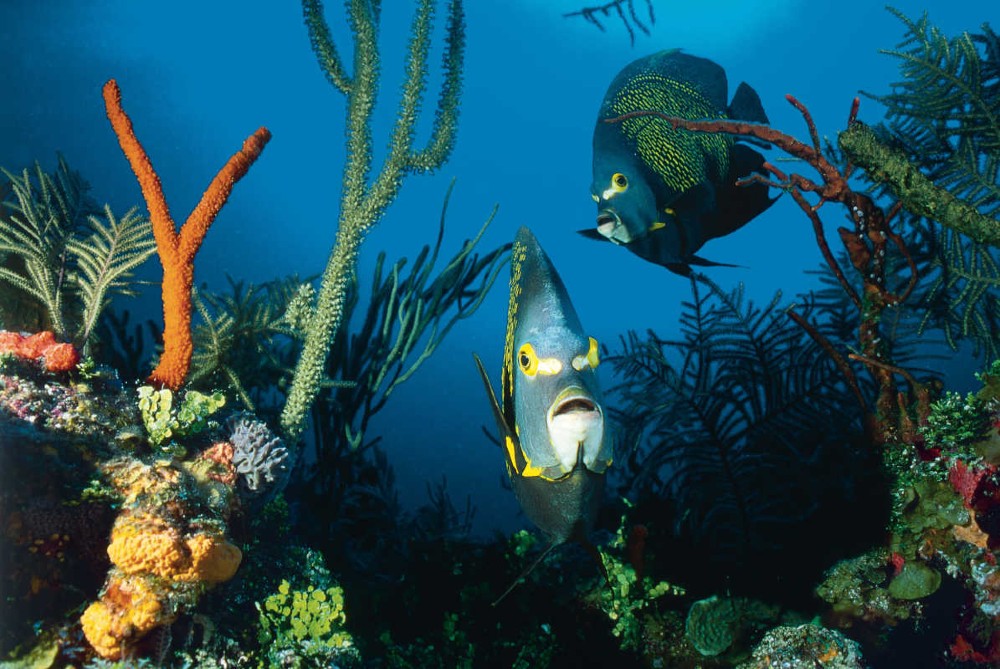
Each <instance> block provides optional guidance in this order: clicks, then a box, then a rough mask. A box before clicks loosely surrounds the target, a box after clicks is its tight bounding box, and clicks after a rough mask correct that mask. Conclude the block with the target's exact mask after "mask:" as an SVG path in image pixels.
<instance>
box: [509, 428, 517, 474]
mask: <svg viewBox="0 0 1000 669" xmlns="http://www.w3.org/2000/svg"><path fill="white" fill-rule="evenodd" d="M507 457H508V460H507V464H508V466H509V467H510V468H511V469H513V470H514V472H515V473H517V464H516V461H515V460H514V440H513V439H511V438H510V435H509V434H508V435H507Z"/></svg>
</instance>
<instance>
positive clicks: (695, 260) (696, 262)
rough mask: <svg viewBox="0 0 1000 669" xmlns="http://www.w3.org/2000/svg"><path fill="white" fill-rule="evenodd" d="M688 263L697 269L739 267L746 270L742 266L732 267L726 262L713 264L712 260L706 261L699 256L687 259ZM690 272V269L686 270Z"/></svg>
mask: <svg viewBox="0 0 1000 669" xmlns="http://www.w3.org/2000/svg"><path fill="white" fill-rule="evenodd" d="M688 263H690V264H691V265H697V266H698V267H740V268H742V269H746V267H745V266H744V265H733V264H730V263H727V262H715V261H714V260H706V259H705V258H702V257H700V256H691V257H690V258H688ZM688 271H689V272H690V268H688Z"/></svg>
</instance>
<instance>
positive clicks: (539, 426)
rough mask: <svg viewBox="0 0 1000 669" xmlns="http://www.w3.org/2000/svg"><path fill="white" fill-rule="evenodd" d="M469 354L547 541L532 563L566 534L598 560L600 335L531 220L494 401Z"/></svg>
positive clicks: (516, 480)
mask: <svg viewBox="0 0 1000 669" xmlns="http://www.w3.org/2000/svg"><path fill="white" fill-rule="evenodd" d="M475 359H476V365H477V366H478V368H479V373H480V375H481V376H482V378H483V383H484V384H485V385H486V390H487V393H488V395H489V399H490V405H491V406H492V408H493V413H494V416H495V418H496V421H497V425H498V427H499V429H500V439H501V442H502V443H503V445H504V448H503V450H504V457H505V461H506V464H507V473H508V475H509V476H510V481H511V486H512V488H513V489H514V494H515V495H516V497H517V500H518V502H519V503H520V504H521V508H522V509H524V512H525V514H527V516H528V518H530V519H531V521H532V522H533V523H535V525H537V526H538V527H539V529H541V530H542V531H543V532H544V533H545V534H546V536H547V537H548V538H549V541H550V545H549V547H548V548H547V549H546V550H545V552H544V553H543V554H542V555H541V556H540V557H539V558H538V560H536V562H535V563H534V564H532V565H531V567H534V565H535V564H537V563H538V562H539V561H541V559H542V557H544V556H545V554H547V553H548V552H549V551H550V550H551V549H552V548H554V547H555V546H558V545H560V544H562V543H565V542H567V541H571V540H575V541H579V542H580V543H581V544H583V545H584V547H585V548H587V549H588V551H589V552H590V553H591V555H592V556H594V557H595V558H597V559H598V563H599V564H600V558H599V556H598V555H597V551H596V549H595V548H594V547H593V545H592V544H591V543H590V542H589V540H588V533H589V531H590V528H591V526H592V524H593V520H594V517H595V515H596V513H597V509H598V507H599V506H600V502H601V496H602V494H603V490H604V472H605V470H607V468H608V466H609V465H610V464H611V439H610V435H609V434H608V429H607V425H606V423H605V417H604V408H603V406H602V400H601V392H600V388H599V387H598V384H597V374H596V372H595V368H596V367H597V365H598V362H599V359H598V347H597V341H596V340H595V339H594V338H593V337H588V336H587V335H586V334H584V330H583V327H582V326H581V325H580V319H579V318H578V317H577V315H576V311H575V310H574V309H573V304H572V303H571V302H570V300H569V294H568V293H567V292H566V287H565V286H564V285H563V282H562V279H560V278H559V274H558V273H556V270H555V267H553V266H552V262H551V261H550V260H549V257H548V256H547V255H546V254H545V251H543V250H542V247H541V246H539V244H538V241H537V240H536V239H535V236H534V235H533V234H532V233H531V231H530V230H528V228H525V227H522V228H521V229H520V230H518V232H517V236H516V238H515V239H514V246H513V248H512V250H511V272H510V302H509V306H508V310H507V336H506V340H505V343H504V355H503V371H502V375H501V391H500V392H501V397H500V401H499V402H498V401H497V398H496V395H495V394H494V392H493V386H492V384H491V383H490V380H489V376H488V375H487V374H486V370H485V368H484V367H483V363H482V361H481V360H480V359H479V356H475ZM531 567H529V569H528V571H530V569H531ZM526 573H527V572H525V574H526ZM523 577H524V574H522V576H521V577H520V578H519V579H518V581H520V579H521V578H523ZM518 581H515V584H516V583H517V582H518ZM513 587H514V585H511V588H510V589H512V588H513ZM510 589H508V591H507V592H509V591H510ZM506 594H507V593H506V592H505V593H504V595H503V596H505V595H506ZM503 596H501V599H502V598H503ZM497 601H499V600H497Z"/></svg>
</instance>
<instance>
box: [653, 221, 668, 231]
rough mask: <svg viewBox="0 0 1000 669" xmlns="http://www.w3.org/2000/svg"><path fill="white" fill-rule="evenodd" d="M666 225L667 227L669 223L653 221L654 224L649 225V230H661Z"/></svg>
mask: <svg viewBox="0 0 1000 669" xmlns="http://www.w3.org/2000/svg"><path fill="white" fill-rule="evenodd" d="M665 227H667V224H666V223H664V222H663V221H653V224H652V225H651V226H649V231H650V232H652V231H653V230H659V229H661V228H665Z"/></svg>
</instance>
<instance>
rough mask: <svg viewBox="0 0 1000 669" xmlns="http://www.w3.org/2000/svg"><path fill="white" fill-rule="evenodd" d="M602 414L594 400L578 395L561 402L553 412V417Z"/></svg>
mask: <svg viewBox="0 0 1000 669" xmlns="http://www.w3.org/2000/svg"><path fill="white" fill-rule="evenodd" d="M600 413H601V410H600V409H598V408H597V404H596V403H595V402H594V401H593V400H591V399H590V398H589V397H584V396H583V395H577V396H575V397H567V398H566V399H564V400H563V401H561V402H559V403H558V404H557V405H556V406H555V407H554V408H553V410H552V417H553V418H559V417H560V416H581V414H598V415H599V414H600Z"/></svg>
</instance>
